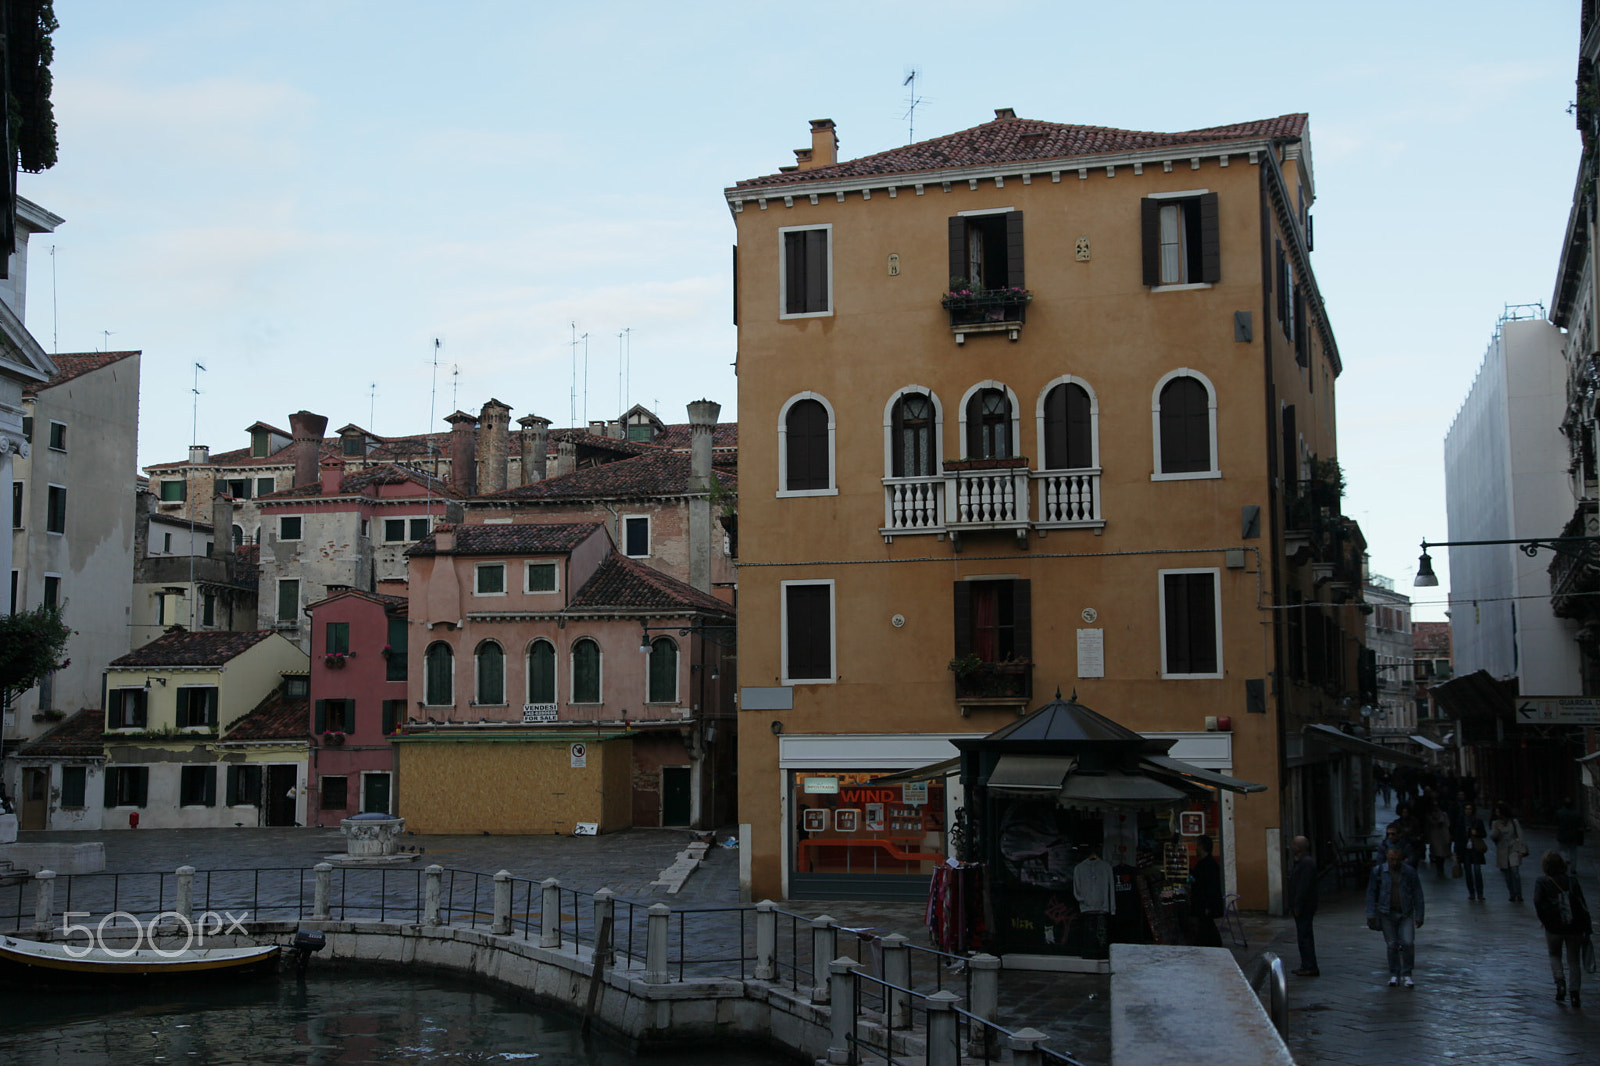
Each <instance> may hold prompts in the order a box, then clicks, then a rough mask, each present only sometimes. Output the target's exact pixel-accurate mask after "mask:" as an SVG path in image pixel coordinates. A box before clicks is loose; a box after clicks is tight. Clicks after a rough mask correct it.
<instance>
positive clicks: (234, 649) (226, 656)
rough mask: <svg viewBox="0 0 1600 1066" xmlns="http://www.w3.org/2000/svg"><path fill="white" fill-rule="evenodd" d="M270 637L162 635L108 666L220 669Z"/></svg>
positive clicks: (255, 633)
mask: <svg viewBox="0 0 1600 1066" xmlns="http://www.w3.org/2000/svg"><path fill="white" fill-rule="evenodd" d="M270 636H272V631H271V630H268V629H257V630H252V631H250V632H247V633H226V632H217V633H211V632H207V633H187V632H184V633H166V634H163V635H162V636H159V637H157V638H156V639H155V640H152V641H151V642H150V643H148V644H146V645H145V646H144V647H142V648H139V649H137V650H135V651H130V652H129V653H128V654H126V655H123V656H121V657H119V658H116V659H112V660H111V662H110V663H109V664H108V665H110V666H118V667H120V666H149V667H157V666H221V665H223V664H224V663H226V662H228V661H229V660H231V659H235V658H237V657H238V656H240V655H242V654H244V653H245V652H247V651H249V650H250V649H251V648H253V647H255V646H256V645H257V644H260V643H261V642H262V641H263V640H266V639H267V638H268V637H270Z"/></svg>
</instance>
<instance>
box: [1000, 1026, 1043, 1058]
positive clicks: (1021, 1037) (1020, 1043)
mask: <svg viewBox="0 0 1600 1066" xmlns="http://www.w3.org/2000/svg"><path fill="white" fill-rule="evenodd" d="M1047 1039H1049V1038H1048V1037H1046V1036H1045V1035H1044V1034H1043V1033H1041V1032H1039V1030H1037V1029H1018V1030H1017V1031H1016V1032H1014V1033H1012V1034H1011V1035H1010V1036H1008V1037H1006V1047H1008V1048H1010V1049H1011V1066H1044V1052H1043V1051H1041V1050H1040V1048H1039V1045H1041V1044H1043V1043H1044V1042H1045V1041H1046V1040H1047Z"/></svg>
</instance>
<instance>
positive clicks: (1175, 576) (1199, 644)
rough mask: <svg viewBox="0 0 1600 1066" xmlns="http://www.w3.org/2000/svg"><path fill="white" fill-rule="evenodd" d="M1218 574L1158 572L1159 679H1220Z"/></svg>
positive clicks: (1208, 572)
mask: <svg viewBox="0 0 1600 1066" xmlns="http://www.w3.org/2000/svg"><path fill="white" fill-rule="evenodd" d="M1220 575H1221V571H1219V570H1217V569H1215V568H1213V569H1208V570H1163V571H1161V626H1162V642H1161V676H1162V677H1221V676H1222V627H1221V622H1222V619H1221V604H1220V599H1219V597H1218V595H1217V583H1218V581H1219V580H1220Z"/></svg>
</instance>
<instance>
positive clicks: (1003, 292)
mask: <svg viewBox="0 0 1600 1066" xmlns="http://www.w3.org/2000/svg"><path fill="white" fill-rule="evenodd" d="M1032 300H1033V294H1032V293H1031V292H1029V291H1028V290H1027V289H1022V288H1017V287H1015V286H1012V287H1009V288H1004V289H951V290H950V291H948V292H946V293H945V294H944V296H943V298H942V299H940V301H939V305H940V306H941V307H943V308H944V309H945V310H946V311H948V312H950V328H951V329H954V330H961V329H963V328H966V329H970V328H971V327H974V326H989V327H999V326H1004V325H1021V324H1022V323H1023V322H1024V321H1026V319H1027V307H1028V304H1029V303H1030V302H1032Z"/></svg>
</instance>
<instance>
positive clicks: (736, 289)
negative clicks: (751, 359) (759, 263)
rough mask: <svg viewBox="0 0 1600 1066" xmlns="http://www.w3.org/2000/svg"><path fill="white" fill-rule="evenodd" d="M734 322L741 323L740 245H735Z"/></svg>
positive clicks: (735, 323)
mask: <svg viewBox="0 0 1600 1066" xmlns="http://www.w3.org/2000/svg"><path fill="white" fill-rule="evenodd" d="M733 324H734V325H736V326H737V325H738V324H739V246H738V245H737V244H736V245H734V246H733Z"/></svg>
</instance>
